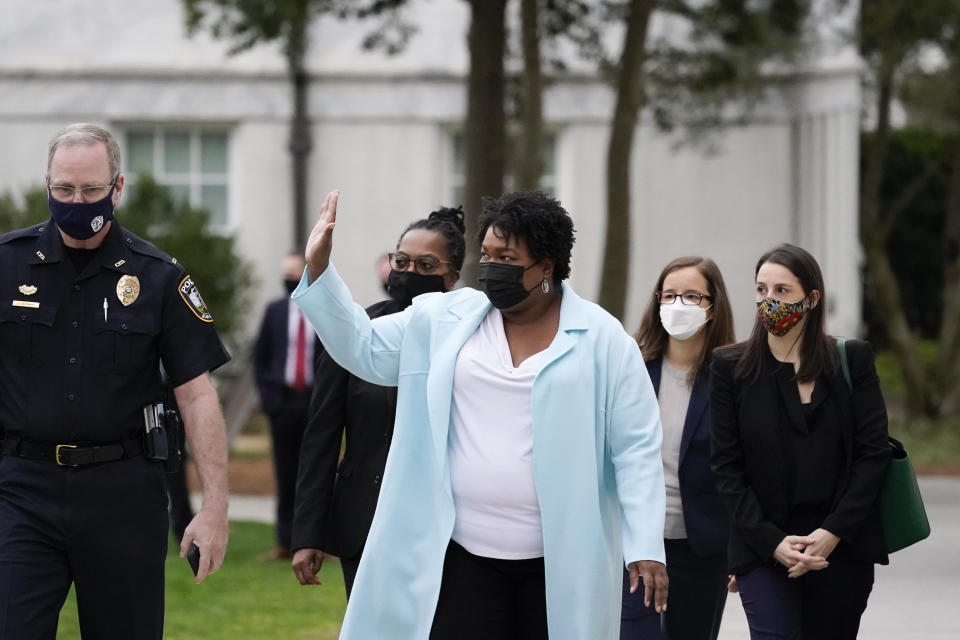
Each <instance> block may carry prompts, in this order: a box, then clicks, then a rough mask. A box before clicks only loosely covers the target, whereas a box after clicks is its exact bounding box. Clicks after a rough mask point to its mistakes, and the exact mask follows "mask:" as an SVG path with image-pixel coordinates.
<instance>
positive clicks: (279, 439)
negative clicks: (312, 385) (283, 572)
mask: <svg viewBox="0 0 960 640" xmlns="http://www.w3.org/2000/svg"><path fill="white" fill-rule="evenodd" d="M288 396H289V398H290V403H289V406H288V408H287V410H286V411H282V412H278V413H273V414H271V415H270V416H269V418H270V436H271V438H272V440H273V468H274V472H275V473H276V477H277V544H278V545H280V546H283V547H288V548H289V547H290V537H291V535H292V534H293V505H294V493H295V491H296V489H297V465H298V464H299V461H300V443H301V442H302V441H303V431H304V430H305V429H306V428H307V409H308V407H309V401H310V390H309V389H308V390H306V391H302V392H299V393H297V392H294V391H292V390H291V391H290V392H289V394H288Z"/></svg>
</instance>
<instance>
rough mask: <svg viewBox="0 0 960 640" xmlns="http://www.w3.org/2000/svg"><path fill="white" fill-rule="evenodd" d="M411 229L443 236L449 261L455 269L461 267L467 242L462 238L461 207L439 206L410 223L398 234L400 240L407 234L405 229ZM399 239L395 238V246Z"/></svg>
mask: <svg viewBox="0 0 960 640" xmlns="http://www.w3.org/2000/svg"><path fill="white" fill-rule="evenodd" d="M413 229H425V230H427V231H433V232H434V233H439V234H440V235H441V236H443V243H444V244H445V245H446V247H447V254H449V256H450V262H451V263H453V268H454V269H456V270H457V271H460V270H461V269H463V259H464V257H465V256H466V254H467V243H466V240H465V239H464V233H465V232H466V229H467V228H466V226H465V225H464V222H463V207H462V206H459V207H457V208H456V209H454V208H453V207H440V208H439V209H437V210H436V211H432V212H431V213H430V215H429V216H427V217H426V218H423V219H422V220H417V221H416V222H412V223H410V226H409V227H407V228H406V229H404V230H403V233H401V234H400V240H403V236H405V235H407V231H412V230H413ZM400 240H397V246H398V247H399V246H400Z"/></svg>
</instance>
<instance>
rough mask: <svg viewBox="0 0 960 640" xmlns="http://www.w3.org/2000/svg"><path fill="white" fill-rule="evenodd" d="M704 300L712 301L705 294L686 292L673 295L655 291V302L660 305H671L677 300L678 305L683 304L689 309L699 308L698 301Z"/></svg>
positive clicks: (669, 292) (670, 292)
mask: <svg viewBox="0 0 960 640" xmlns="http://www.w3.org/2000/svg"><path fill="white" fill-rule="evenodd" d="M704 298H706V299H707V300H712V299H713V298H711V297H710V296H708V295H707V294H705V293H697V292H695V291H687V292H686V293H673V292H672V291H657V302H659V303H660V304H673V303H674V302H676V301H677V300H679V301H680V304H685V305H687V306H689V307H697V306H700V301H701V300H703V299H704Z"/></svg>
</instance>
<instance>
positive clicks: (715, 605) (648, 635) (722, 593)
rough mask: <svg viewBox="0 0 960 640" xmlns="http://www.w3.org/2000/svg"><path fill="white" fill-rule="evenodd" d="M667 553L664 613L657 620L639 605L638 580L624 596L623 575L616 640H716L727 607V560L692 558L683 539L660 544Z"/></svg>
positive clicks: (656, 615) (627, 581)
mask: <svg viewBox="0 0 960 640" xmlns="http://www.w3.org/2000/svg"><path fill="white" fill-rule="evenodd" d="M663 545H664V550H665V551H666V554H667V577H668V578H669V579H670V586H669V589H668V591H667V593H668V596H667V611H666V613H664V615H663V616H661V615H660V614H659V613H657V611H656V609H655V608H654V603H653V598H650V606H649V607H645V606H643V595H644V589H643V581H642V580H641V581H640V586H639V588H638V589H637V590H636V591H635V592H634V593H630V578H629V574H628V573H627V571H626V569H624V572H623V610H622V613H621V617H620V640H661V638H662V640H716V638H717V636H718V635H719V633H720V620H721V618H722V617H723V608H724V605H725V604H726V603H727V582H728V579H727V558H726V556H725V555H718V556H698V555H697V554H695V553H694V552H693V549H691V548H690V543H689V542H687V541H686V540H664V541H663Z"/></svg>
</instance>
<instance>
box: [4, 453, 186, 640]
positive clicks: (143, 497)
mask: <svg viewBox="0 0 960 640" xmlns="http://www.w3.org/2000/svg"><path fill="white" fill-rule="evenodd" d="M166 552H167V490H166V483H165V480H164V472H163V466H162V464H161V463H157V462H148V461H147V460H145V459H144V458H143V457H141V456H137V457H134V458H129V459H126V460H119V461H117V462H108V463H103V464H98V465H92V466H89V467H83V468H79V469H70V468H67V467H59V466H57V465H56V464H55V463H53V462H44V461H39V460H30V459H26V458H15V457H10V456H2V457H0V638H3V640H54V638H55V637H56V631H57V620H58V616H59V612H60V608H61V607H62V606H63V602H64V599H65V598H66V596H67V593H68V591H69V590H70V584H71V582H72V583H74V584H75V585H76V593H77V605H78V609H79V615H80V631H81V634H82V635H83V638H84V640H102V639H111V640H112V639H116V640H120V639H123V640H130V639H132V638H136V639H137V640H142V639H150V638H161V637H162V635H163V563H164V559H165V557H166Z"/></svg>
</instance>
